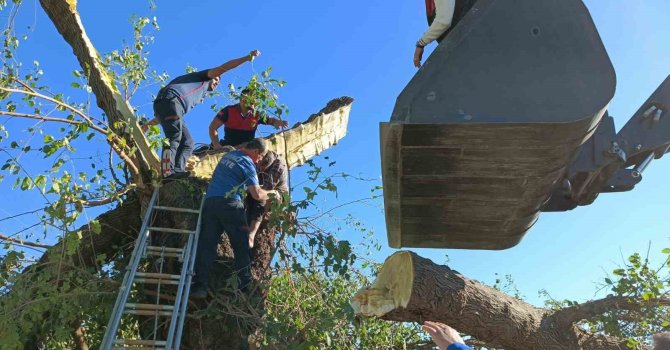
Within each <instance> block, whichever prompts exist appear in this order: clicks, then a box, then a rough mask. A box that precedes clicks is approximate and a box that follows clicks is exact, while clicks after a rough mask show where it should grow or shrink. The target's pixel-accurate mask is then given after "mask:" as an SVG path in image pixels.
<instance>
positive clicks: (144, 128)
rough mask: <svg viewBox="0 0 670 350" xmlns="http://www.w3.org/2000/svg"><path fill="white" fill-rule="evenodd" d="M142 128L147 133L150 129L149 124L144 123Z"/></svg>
mask: <svg viewBox="0 0 670 350" xmlns="http://www.w3.org/2000/svg"><path fill="white" fill-rule="evenodd" d="M140 129H142V132H143V133H146V132H147V131H148V130H149V124H142V125H141V126H140Z"/></svg>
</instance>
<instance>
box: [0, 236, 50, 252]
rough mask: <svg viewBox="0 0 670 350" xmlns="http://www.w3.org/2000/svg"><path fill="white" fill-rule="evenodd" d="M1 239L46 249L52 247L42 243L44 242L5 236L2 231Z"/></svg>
mask: <svg viewBox="0 0 670 350" xmlns="http://www.w3.org/2000/svg"><path fill="white" fill-rule="evenodd" d="M0 239H2V240H4V241H7V242H12V243H16V244H18V245H23V246H27V247H35V248H44V249H49V248H51V246H50V245H46V244H42V243H35V242H30V241H24V240H22V239H18V238H13V237H9V236H5V235H3V234H2V233H0Z"/></svg>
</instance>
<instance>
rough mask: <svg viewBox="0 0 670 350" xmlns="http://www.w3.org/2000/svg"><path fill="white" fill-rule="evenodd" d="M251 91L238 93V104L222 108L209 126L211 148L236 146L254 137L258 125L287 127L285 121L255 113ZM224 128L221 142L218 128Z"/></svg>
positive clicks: (218, 148)
mask: <svg viewBox="0 0 670 350" xmlns="http://www.w3.org/2000/svg"><path fill="white" fill-rule="evenodd" d="M251 95H252V94H251V90H250V89H248V88H247V89H244V90H242V92H241V93H240V102H239V103H237V104H234V105H230V106H226V107H224V108H222V109H221V110H220V111H219V113H217V114H216V115H215V116H214V119H212V122H211V123H210V124H209V138H210V140H211V141H212V147H213V148H214V149H215V150H220V149H221V148H222V147H223V146H237V145H239V144H242V143H245V142H248V141H250V140H253V139H254V137H256V129H257V128H258V124H266V125H272V126H274V127H275V128H281V127H286V126H288V122H287V121H285V120H281V119H277V118H273V117H269V116H267V115H265V114H264V113H263V112H257V111H256V110H255V108H256V106H255V103H254V101H253V98H252V97H251ZM222 125H223V126H224V136H223V140H219V128H221V126H222Z"/></svg>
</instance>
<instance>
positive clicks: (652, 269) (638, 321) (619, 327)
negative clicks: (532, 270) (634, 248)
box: [541, 249, 670, 349]
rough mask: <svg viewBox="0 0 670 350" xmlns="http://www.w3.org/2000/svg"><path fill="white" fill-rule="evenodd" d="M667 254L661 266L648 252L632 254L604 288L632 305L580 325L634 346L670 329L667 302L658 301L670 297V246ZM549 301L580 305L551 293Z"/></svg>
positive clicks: (554, 304)
mask: <svg viewBox="0 0 670 350" xmlns="http://www.w3.org/2000/svg"><path fill="white" fill-rule="evenodd" d="M662 254H663V256H666V258H665V260H664V262H663V263H662V264H660V265H659V266H652V264H651V261H650V259H649V254H648V253H647V256H646V257H645V258H642V256H641V255H640V254H639V253H634V254H632V255H631V256H629V257H628V258H627V259H626V260H625V261H624V263H623V266H621V267H619V268H616V269H614V270H613V271H612V275H611V276H608V277H606V278H604V281H603V284H602V288H601V289H606V290H608V294H607V298H613V297H622V298H624V299H626V300H628V301H629V302H630V303H631V304H633V305H636V307H632V308H618V309H617V308H612V309H611V310H609V311H608V312H606V313H603V314H602V315H598V316H596V317H594V318H593V319H589V320H583V321H582V322H580V326H581V327H583V328H584V329H587V330H589V331H591V332H594V333H600V334H607V335H611V336H616V337H621V338H626V339H628V344H629V347H630V348H631V349H635V348H636V347H637V346H638V345H640V344H646V345H649V344H650V341H651V336H652V335H653V334H656V333H660V332H667V331H669V330H670V311H669V308H668V306H667V305H660V304H656V303H655V301H657V300H661V299H666V300H667V299H668V298H669V297H670V249H664V250H663V251H662ZM541 294H542V295H544V296H546V297H548V300H547V302H546V305H547V306H548V307H551V308H553V309H561V308H564V307H570V306H574V305H578V304H579V303H578V302H577V301H570V300H556V299H553V298H551V297H550V296H549V294H548V293H546V291H545V292H542V293H541Z"/></svg>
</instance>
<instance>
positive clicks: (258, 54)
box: [249, 50, 261, 61]
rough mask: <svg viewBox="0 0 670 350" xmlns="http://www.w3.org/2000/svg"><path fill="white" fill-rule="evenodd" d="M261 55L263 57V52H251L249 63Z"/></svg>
mask: <svg viewBox="0 0 670 350" xmlns="http://www.w3.org/2000/svg"><path fill="white" fill-rule="evenodd" d="M260 55H261V52H260V51H258V50H253V51H251V52H249V61H253V60H254V58H256V57H258V56H260Z"/></svg>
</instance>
